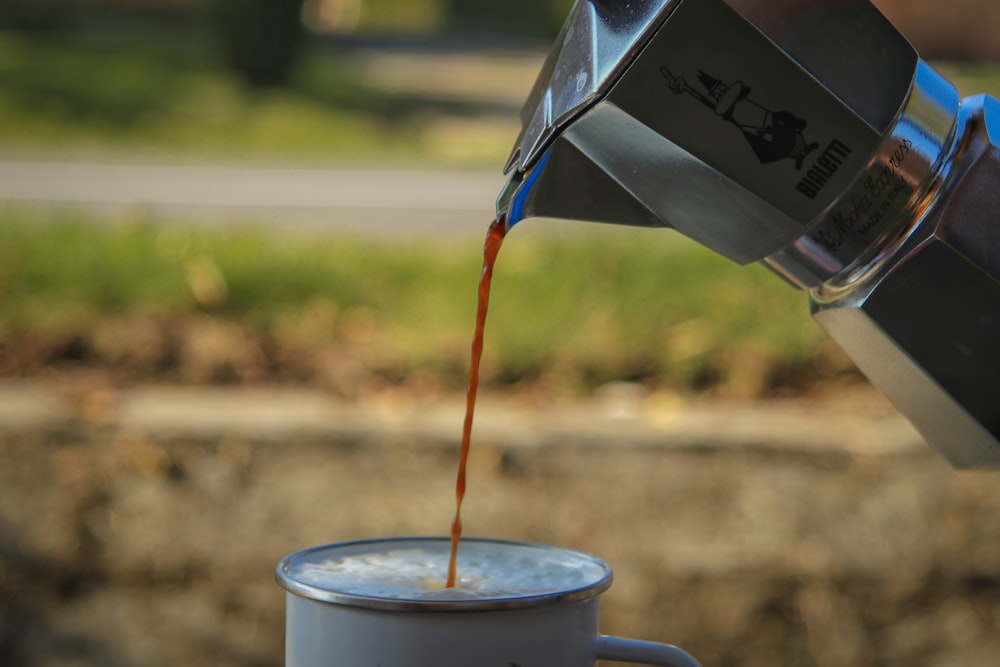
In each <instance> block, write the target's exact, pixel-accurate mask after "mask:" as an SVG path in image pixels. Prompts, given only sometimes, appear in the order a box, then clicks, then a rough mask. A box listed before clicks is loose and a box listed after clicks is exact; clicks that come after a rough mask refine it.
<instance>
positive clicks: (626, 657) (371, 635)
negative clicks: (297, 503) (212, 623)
mask: <svg viewBox="0 0 1000 667" xmlns="http://www.w3.org/2000/svg"><path fill="white" fill-rule="evenodd" d="M449 549H450V542H449V540H448V538H444V537H441V538H436V537H431V538H388V539H380V540H365V541H360V542H344V543H340V544H331V545H326V546H320V547H313V548H311V549H305V550H303V551H299V552H297V553H294V554H292V555H290V556H288V557H286V558H285V559H283V560H282V561H281V562H280V563H279V564H278V568H277V580H278V583H279V584H281V586H282V587H284V588H285V590H286V591H287V594H286V627H285V665H286V667H593V665H595V662H596V661H597V660H618V661H624V662H634V663H642V664H648V665H667V666H669V667H699V665H698V663H697V661H695V660H694V658H692V657H691V656H690V655H688V654H687V653H685V652H684V651H682V650H681V649H679V648H677V647H674V646H670V645H667V644H659V643H655V642H646V641H639V640H635V639H624V638H621V637H611V636H607V635H602V634H600V632H599V631H598V599H599V596H600V594H601V593H602V592H604V591H605V590H607V588H608V587H609V586H610V585H611V568H610V567H608V565H607V564H605V563H604V562H603V561H601V560H600V559H598V558H595V557H594V556H591V555H588V554H585V553H582V552H578V551H571V550H568V549H561V548H558V547H552V546H548V545H541V544H532V543H527V542H510V541H504V540H491V539H478V538H463V540H462V541H461V543H460V548H459V559H458V573H459V580H458V581H459V585H458V587H457V588H456V589H443V588H442V587H441V583H443V581H444V578H445V575H446V573H447V563H448V555H449ZM399 559H402V561H407V562H408V561H414V560H416V561H422V562H424V563H426V564H428V565H427V566H428V567H430V568H433V574H432V575H422V576H418V577H414V576H413V575H412V574H410V573H407V574H400V573H401V572H402V570H401V567H400V566H399V562H400V560H399ZM403 567H408V565H405V566H403ZM397 575H398V576H397ZM511 577H512V578H511ZM415 581H416V583H414V582H415Z"/></svg>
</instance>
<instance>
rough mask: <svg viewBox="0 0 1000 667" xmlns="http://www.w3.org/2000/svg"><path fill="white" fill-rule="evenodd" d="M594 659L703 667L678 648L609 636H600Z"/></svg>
mask: <svg viewBox="0 0 1000 667" xmlns="http://www.w3.org/2000/svg"><path fill="white" fill-rule="evenodd" d="M594 657H595V658H597V659H598V660H619V661H622V662H637V663H643V664H646V665H664V666H665V667H701V665H699V664H698V661H697V660H695V659H694V658H692V657H691V656H690V655H689V654H688V653H686V652H685V651H683V650H681V649H679V648H677V647H676V646H671V645H670V644H659V643H657V642H646V641H641V640H638V639H625V638H623V637H611V636H609V635H600V636H598V638H597V647H596V650H595V654H594Z"/></svg>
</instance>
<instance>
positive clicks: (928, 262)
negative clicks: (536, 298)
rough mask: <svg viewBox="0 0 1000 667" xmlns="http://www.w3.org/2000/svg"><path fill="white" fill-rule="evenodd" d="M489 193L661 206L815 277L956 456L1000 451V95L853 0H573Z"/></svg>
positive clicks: (598, 205)
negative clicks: (953, 79) (967, 83)
mask: <svg viewBox="0 0 1000 667" xmlns="http://www.w3.org/2000/svg"><path fill="white" fill-rule="evenodd" d="M522 126H523V127H522V132H521V135H520V136H519V138H518V140H517V143H516V145H515V147H514V151H513V153H512V155H511V157H510V160H509V163H508V165H507V172H508V173H509V174H510V178H509V181H508V183H507V185H506V187H505V188H504V190H503V192H502V193H501V195H500V197H499V199H498V202H497V210H498V213H499V214H501V215H505V216H506V218H507V221H508V223H507V224H508V225H514V224H516V223H518V222H519V221H521V220H523V219H524V218H529V217H552V218H564V219H576V220H590V221H595V222H607V223H616V224H624V225H641V226H651V227H672V228H674V229H676V230H678V231H679V232H681V233H682V234H684V235H686V236H688V237H690V238H691V239H694V240H695V241H697V242H698V243H700V244H702V245H704V246H706V247H708V248H711V249H712V250H714V251H716V252H718V253H721V254H722V255H724V256H726V257H728V258H730V259H732V260H733V261H736V262H739V263H742V264H746V263H750V262H761V263H763V264H764V265H765V266H767V267H768V268H770V269H771V270H772V271H773V272H774V273H776V274H778V275H779V276H781V277H782V278H783V279H785V280H786V281H787V282H788V283H790V284H791V285H793V286H795V287H798V288H801V289H804V290H807V292H808V294H809V298H810V303H811V310H812V314H813V317H814V318H815V319H816V321H817V322H818V323H819V324H820V325H821V326H822V327H823V328H824V329H825V330H826V331H827V332H828V333H829V334H830V335H831V336H832V337H833V338H834V339H835V340H836V341H837V342H838V343H839V344H840V345H841V347H843V349H844V350H845V351H846V352H847V353H848V354H849V355H850V356H851V358H852V359H853V360H854V361H855V363H856V364H857V365H858V367H859V368H860V369H861V370H862V372H864V373H865V374H866V375H867V376H868V378H869V379H870V380H871V381H872V383H873V384H874V385H875V386H877V387H878V388H879V389H881V390H882V391H883V392H884V393H885V395H886V396H887V397H888V398H889V399H890V400H891V401H892V402H893V403H894V404H895V405H896V406H897V408H898V409H899V410H900V411H901V412H902V413H903V414H904V415H905V416H906V417H907V418H908V419H909V420H910V421H911V422H912V423H913V424H914V426H915V427H916V428H917V429H918V430H919V431H920V432H921V434H922V435H923V436H924V438H925V439H926V440H927V442H928V443H930V444H931V445H932V446H934V447H935V448H937V449H938V450H939V451H940V452H941V453H942V454H943V455H944V456H945V457H946V458H947V459H948V460H949V461H950V462H951V463H952V464H953V465H954V466H956V467H960V468H987V467H995V466H1000V222H998V221H997V217H998V215H997V214H998V213H1000V102H998V101H997V100H996V99H994V98H992V97H988V96H976V97H970V98H966V99H960V98H959V95H958V93H957V91H956V90H955V87H954V86H953V85H952V84H951V83H949V82H948V81H947V80H946V79H945V78H943V77H942V76H941V75H940V74H939V73H938V72H936V71H935V70H934V69H933V68H931V67H930V66H929V65H928V64H927V63H925V62H924V61H923V60H921V59H920V57H919V56H918V54H917V53H916V51H915V50H914V49H913V47H912V46H911V45H910V44H909V43H908V42H907V41H906V40H905V39H904V38H903V37H902V36H901V35H900V34H899V32H898V31H897V30H896V29H895V28H894V27H893V26H892V25H891V24H890V23H889V22H888V21H887V20H886V19H885V17H883V16H882V15H881V14H880V13H879V11H878V10H877V9H876V8H875V7H874V6H872V5H871V4H870V3H869V2H867V1H865V0H645V1H642V0H632V1H630V2H620V1H614V0H578V2H577V3H576V5H575V6H574V7H573V9H572V10H571V13H570V16H569V19H568V20H567V22H566V24H565V26H564V27H563V30H562V32H561V33H560V35H559V37H558V39H557V41H556V43H555V45H554V47H553V49H552V52H551V53H550V55H549V58H548V60H547V61H546V63H545V65H544V67H543V69H542V72H541V74H540V76H539V78H538V81H537V82H536V84H535V87H534V89H533V91H532V92H531V94H530V96H529V98H528V101H527V103H526V104H525V107H524V110H523V112H522Z"/></svg>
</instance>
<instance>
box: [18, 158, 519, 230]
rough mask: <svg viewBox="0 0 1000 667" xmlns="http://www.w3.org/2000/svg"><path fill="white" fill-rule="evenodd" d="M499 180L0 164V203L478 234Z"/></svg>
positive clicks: (473, 175)
mask: <svg viewBox="0 0 1000 667" xmlns="http://www.w3.org/2000/svg"><path fill="white" fill-rule="evenodd" d="M503 183H504V178H503V175H502V174H500V173H499V171H497V172H485V171H474V170H469V171H435V170H420V171H417V170H412V171H409V170H399V169H394V170H355V169H324V168H281V167H235V166H199V165H176V164H175V165H151V164H107V163H85V162H32V161H0V201H10V202H18V203H30V204H41V205H71V206H79V207H86V208H94V209H98V210H104V211H107V210H109V209H110V210H112V211H113V210H115V209H121V208H142V209H148V210H149V211H150V212H151V213H153V214H163V215H169V216H182V217H183V218H184V221H185V222H190V221H194V222H198V223H200V224H232V223H239V222H253V223H261V224H272V223H273V224H280V225H286V224H287V225H289V226H291V227H293V228H299V229H302V228H313V229H342V230H347V231H354V232H365V233H379V234H388V235H393V234H411V233H418V234H422V233H428V232H435V233H461V232H471V233H475V234H477V235H479V234H482V230H483V229H484V225H485V224H486V223H488V222H489V219H491V218H492V216H493V214H494V202H495V200H496V197H497V195H498V194H499V192H500V188H501V187H502V186H503Z"/></svg>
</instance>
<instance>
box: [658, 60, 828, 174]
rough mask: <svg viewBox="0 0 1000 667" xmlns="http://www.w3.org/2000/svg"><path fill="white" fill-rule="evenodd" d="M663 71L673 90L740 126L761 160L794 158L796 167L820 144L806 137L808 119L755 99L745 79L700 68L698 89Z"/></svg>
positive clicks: (775, 160)
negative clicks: (715, 74) (728, 77)
mask: <svg viewBox="0 0 1000 667" xmlns="http://www.w3.org/2000/svg"><path fill="white" fill-rule="evenodd" d="M660 74H661V75H662V76H663V78H664V79H666V80H667V85H668V86H669V87H670V91H671V92H673V93H674V94H676V95H681V94H686V95H689V96H691V97H693V98H694V99H696V100H698V101H699V102H701V103H702V104H703V105H705V106H706V107H708V108H709V109H711V110H712V112H713V113H714V115H715V117H716V118H718V119H720V120H722V121H724V122H726V123H728V124H730V125H732V126H733V127H735V128H736V129H738V130H739V131H740V133H741V134H742V135H743V138H744V139H746V142H747V144H749V146H750V149H751V150H752V151H753V153H754V155H756V156H757V159H758V160H759V161H760V163H761V164H771V163H773V162H780V161H781V160H791V161H792V162H793V163H795V168H796V169H802V165H803V163H804V162H805V159H806V156H807V155H809V154H810V153H812V152H813V151H814V150H816V149H817V148H819V144H818V143H809V142H808V141H806V137H805V134H804V132H805V129H806V121H805V119H803V118H800V117H798V116H796V115H795V114H794V113H792V112H791V111H783V110H775V109H771V108H769V107H766V106H764V105H762V104H759V103H758V102H756V101H754V99H753V98H752V97H751V89H750V86H748V85H747V84H745V83H743V82H742V81H733V82H729V83H727V82H724V81H722V80H720V79H717V78H715V77H713V76H711V75H709V74H707V73H706V72H704V71H702V70H698V83H699V84H700V86H701V88H700V89H699V88H696V87H694V86H692V85H690V84H688V82H687V81H686V80H685V79H684V77H680V76H674V74H673V73H672V72H671V71H670V70H669V69H668V68H667V66H666V65H664V66H662V67H660Z"/></svg>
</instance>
